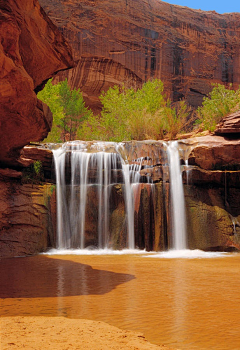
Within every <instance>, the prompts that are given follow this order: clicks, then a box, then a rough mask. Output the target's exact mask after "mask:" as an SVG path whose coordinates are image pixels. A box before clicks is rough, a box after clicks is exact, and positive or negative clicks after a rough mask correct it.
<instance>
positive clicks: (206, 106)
mask: <svg viewBox="0 0 240 350" xmlns="http://www.w3.org/2000/svg"><path fill="white" fill-rule="evenodd" d="M213 86H214V87H213V89H212V91H211V92H210V93H209V97H205V98H204V99H203V103H202V106H201V107H199V108H198V110H197V112H198V117H199V120H200V122H201V123H202V125H203V127H204V129H205V130H210V131H214V130H215V128H216V125H217V124H218V123H219V122H220V120H221V119H222V118H223V117H225V116H226V115H228V114H230V113H233V112H235V111H237V110H238V109H239V103H240V89H238V90H236V91H235V90H232V89H231V88H232V86H230V89H227V88H226V87H225V86H224V85H221V84H213Z"/></svg>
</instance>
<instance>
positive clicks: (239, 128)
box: [215, 111, 240, 136]
mask: <svg viewBox="0 0 240 350" xmlns="http://www.w3.org/2000/svg"><path fill="white" fill-rule="evenodd" d="M215 134H216V135H222V134H224V135H229V134H230V135H231V136H232V134H240V111H237V112H235V113H232V114H229V115H228V116H226V117H224V118H223V119H222V120H221V122H220V123H219V124H218V125H217V127H216V130H215Z"/></svg>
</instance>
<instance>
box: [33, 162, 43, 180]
mask: <svg viewBox="0 0 240 350" xmlns="http://www.w3.org/2000/svg"><path fill="white" fill-rule="evenodd" d="M33 169H34V172H35V174H36V175H38V176H39V175H40V173H41V171H42V162H41V161H40V160H36V162H34V163H33Z"/></svg>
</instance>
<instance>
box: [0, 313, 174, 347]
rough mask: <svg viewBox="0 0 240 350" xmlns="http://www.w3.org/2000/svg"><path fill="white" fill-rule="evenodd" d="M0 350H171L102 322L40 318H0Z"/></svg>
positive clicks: (134, 333)
mask: <svg viewBox="0 0 240 350" xmlns="http://www.w3.org/2000/svg"><path fill="white" fill-rule="evenodd" d="M0 349H1V350H15V349H25V350H42V349H50V350H75V349H78V350H88V349H89V350H123V349H124V350H170V349H169V348H167V347H165V346H158V345H154V344H151V343H149V342H148V341H147V340H146V339H145V337H144V336H143V335H142V334H141V333H137V332H131V331H124V330H121V329H119V328H117V327H113V326H110V325H108V324H107V323H104V322H98V321H90V320H83V319H69V318H64V317H43V316H42V317H41V316H40V317H22V316H16V317H2V318H0Z"/></svg>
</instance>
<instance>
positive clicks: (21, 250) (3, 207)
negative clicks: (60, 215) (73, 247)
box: [0, 169, 56, 257]
mask: <svg viewBox="0 0 240 350" xmlns="http://www.w3.org/2000/svg"><path fill="white" fill-rule="evenodd" d="M21 179H22V174H21V173H19V172H16V171H14V170H5V169H4V170H1V172H0V232H1V234H0V257H13V256H26V255H32V254H36V253H38V252H42V251H45V250H46V249H47V247H49V246H52V245H54V240H55V232H56V198H55V185H53V184H49V183H45V184H43V185H40V184H34V183H25V184H23V183H22V182H21V181H20V180H21ZM29 182H30V180H29Z"/></svg>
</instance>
